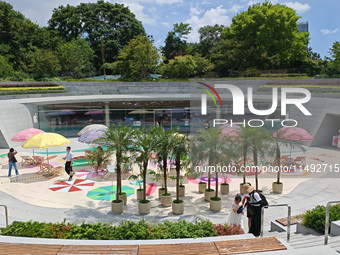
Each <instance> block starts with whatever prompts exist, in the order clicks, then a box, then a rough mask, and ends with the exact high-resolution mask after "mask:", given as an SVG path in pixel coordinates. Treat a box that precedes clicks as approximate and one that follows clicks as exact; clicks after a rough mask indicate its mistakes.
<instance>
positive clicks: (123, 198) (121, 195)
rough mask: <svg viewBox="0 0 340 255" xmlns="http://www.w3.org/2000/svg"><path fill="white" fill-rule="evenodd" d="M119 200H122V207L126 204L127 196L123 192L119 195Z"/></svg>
mask: <svg viewBox="0 0 340 255" xmlns="http://www.w3.org/2000/svg"><path fill="white" fill-rule="evenodd" d="M119 199H122V200H123V201H124V205H126V203H127V194H126V193H125V192H122V194H120V195H119Z"/></svg>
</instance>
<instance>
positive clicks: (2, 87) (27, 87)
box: [0, 82, 65, 95]
mask: <svg viewBox="0 0 340 255" xmlns="http://www.w3.org/2000/svg"><path fill="white" fill-rule="evenodd" d="M64 91H65V87H64V86H61V85H59V84H57V83H54V82H28V83H1V84H0V95H17V94H42V93H60V92H64Z"/></svg>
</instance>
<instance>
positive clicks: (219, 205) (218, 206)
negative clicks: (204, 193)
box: [210, 197, 222, 211]
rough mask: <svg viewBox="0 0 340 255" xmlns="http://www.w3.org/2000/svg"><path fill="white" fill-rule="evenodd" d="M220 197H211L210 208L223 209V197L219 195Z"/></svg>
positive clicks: (214, 209)
mask: <svg viewBox="0 0 340 255" xmlns="http://www.w3.org/2000/svg"><path fill="white" fill-rule="evenodd" d="M214 198H215V197H214ZM218 198H219V200H211V199H210V210H212V211H221V209H222V199H221V198H220V197H218Z"/></svg>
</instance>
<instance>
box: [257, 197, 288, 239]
mask: <svg viewBox="0 0 340 255" xmlns="http://www.w3.org/2000/svg"><path fill="white" fill-rule="evenodd" d="M278 206H287V207H288V222H287V242H289V240H290V220H291V212H292V208H291V206H290V205H289V204H279V205H266V206H263V207H262V208H261V234H260V236H261V237H263V222H264V219H263V218H264V209H267V208H268V207H278Z"/></svg>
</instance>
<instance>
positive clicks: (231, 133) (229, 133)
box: [219, 124, 242, 138]
mask: <svg viewBox="0 0 340 255" xmlns="http://www.w3.org/2000/svg"><path fill="white" fill-rule="evenodd" d="M219 129H220V130H221V135H222V137H224V136H226V137H232V138H235V137H239V135H240V133H241V132H242V128H241V127H240V126H237V125H233V126H231V125H230V124H224V125H221V126H220V127H219Z"/></svg>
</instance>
